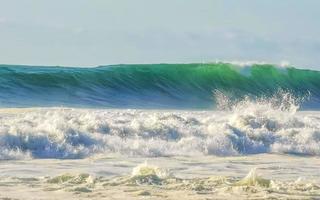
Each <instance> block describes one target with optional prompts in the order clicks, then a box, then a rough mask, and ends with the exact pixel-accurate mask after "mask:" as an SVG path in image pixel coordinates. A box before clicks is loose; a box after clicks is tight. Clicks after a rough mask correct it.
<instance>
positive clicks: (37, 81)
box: [0, 63, 320, 109]
mask: <svg viewBox="0 0 320 200" xmlns="http://www.w3.org/2000/svg"><path fill="white" fill-rule="evenodd" d="M279 90H285V91H290V93H292V94H294V95H295V96H305V95H307V94H308V95H310V98H309V100H308V101H306V102H305V103H304V104H302V107H303V108H305V109H310V108H311V109H315V108H318V107H319V105H320V73H319V72H317V71H311V70H302V69H296V68H281V67H277V66H274V65H268V64H265V65H261V64H259V65H258V64H253V65H250V66H239V65H235V64H228V63H213V64H152V65H117V66H106V67H97V68H65V67H30V66H29V67H28V66H8V65H1V67H0V106H1V107H34V106H71V107H110V108H177V109H208V108H213V107H216V105H217V104H216V103H217V102H216V99H215V98H214V97H213V93H214V91H220V92H222V93H223V94H225V95H227V96H228V98H229V99H234V100H239V99H243V98H244V97H250V98H260V97H261V96H272V95H274V93H276V92H277V91H279Z"/></svg>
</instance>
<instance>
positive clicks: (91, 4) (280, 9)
mask: <svg viewBox="0 0 320 200" xmlns="http://www.w3.org/2000/svg"><path fill="white" fill-rule="evenodd" d="M319 8H320V1H319V0H241V1H239V0H54V1H53V0H0V63H2V64H27V65H63V66H97V65H107V64H119V63H123V64H124V63H195V62H214V61H242V62H245V61H259V62H268V63H281V62H289V63H291V64H293V65H296V66H299V67H308V68H315V69H319V70H320V12H319Z"/></svg>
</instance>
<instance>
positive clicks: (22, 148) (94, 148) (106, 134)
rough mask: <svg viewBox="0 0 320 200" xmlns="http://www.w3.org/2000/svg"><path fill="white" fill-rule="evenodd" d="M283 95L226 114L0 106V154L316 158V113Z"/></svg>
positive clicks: (319, 122) (319, 146)
mask: <svg viewBox="0 0 320 200" xmlns="http://www.w3.org/2000/svg"><path fill="white" fill-rule="evenodd" d="M222 97H223V96H222ZM223 98H224V97H223ZM223 98H222V99H223ZM281 98H282V99H281V100H279V98H278V97H275V98H274V99H268V100H263V99H259V100H255V101H251V100H249V99H246V98H245V99H244V100H243V101H240V102H237V103H233V104H232V103H228V102H227V104H226V105H223V106H224V107H225V108H226V107H227V108H229V110H226V111H151V110H94V109H92V110H90V109H64V108H50V109H49V108H43V109H29V110H25V111H23V112H17V111H15V112H9V111H8V110H6V111H2V112H0V146H1V151H0V152H1V153H0V159H23V158H71V159H73V158H85V157H88V156H91V155H95V154H98V153H99V154H108V153H120V154H123V155H136V156H176V155H217V156H231V155H243V154H257V153H269V152H272V153H291V154H306V155H320V131H319V130H320V113H318V112H312V113H303V112H296V110H297V108H298V104H297V103H296V100H295V99H294V98H293V97H292V96H291V95H289V94H282V96H281ZM225 101H226V100H225Z"/></svg>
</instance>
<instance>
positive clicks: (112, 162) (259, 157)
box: [0, 62, 320, 199]
mask: <svg viewBox="0 0 320 200" xmlns="http://www.w3.org/2000/svg"><path fill="white" fill-rule="evenodd" d="M0 107H1V109H0V199H6V198H7V199H21V197H29V198H32V197H33V196H32V194H37V197H34V198H33V199H55V198H58V199H59V198H66V199H145V198H148V199H163V198H166V199H234V198H238V199H320V175H319V164H320V157H319V156H320V112H319V108H320V72H318V71H315V70H309V69H299V68H295V67H291V66H278V65H272V64H254V63H251V64H239V63H238V64H236V63H223V62H216V63H195V64H141V65H139V64H134V65H111V66H100V67H96V68H76V67H46V66H43V67H41V66H13V65H1V66H0ZM17 191H19V193H17Z"/></svg>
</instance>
